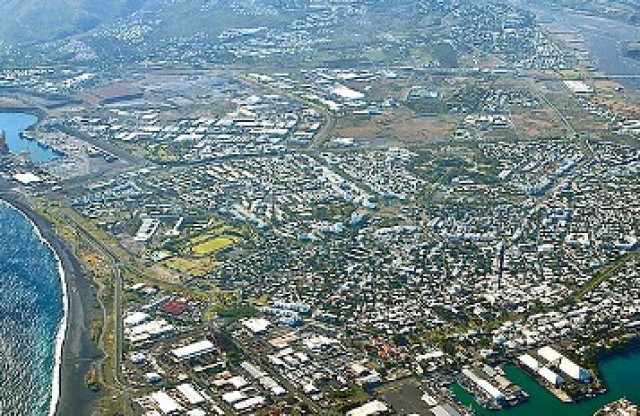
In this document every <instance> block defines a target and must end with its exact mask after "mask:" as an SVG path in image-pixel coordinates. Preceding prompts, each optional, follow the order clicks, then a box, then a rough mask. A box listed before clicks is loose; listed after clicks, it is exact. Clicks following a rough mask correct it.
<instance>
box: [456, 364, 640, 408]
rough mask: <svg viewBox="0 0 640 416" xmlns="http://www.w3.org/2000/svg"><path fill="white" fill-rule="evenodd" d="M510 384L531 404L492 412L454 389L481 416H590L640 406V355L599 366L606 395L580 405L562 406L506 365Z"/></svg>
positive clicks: (458, 389)
mask: <svg viewBox="0 0 640 416" xmlns="http://www.w3.org/2000/svg"><path fill="white" fill-rule="evenodd" d="M504 371H505V373H506V375H507V378H509V380H511V381H513V382H514V383H515V384H518V385H519V386H520V387H522V389H523V390H524V391H525V392H527V394H529V401H528V402H526V403H524V404H521V405H519V406H516V407H513V408H511V409H506V410H500V411H491V410H486V409H484V408H482V407H481V406H480V405H478V404H477V403H476V402H475V401H474V399H473V397H472V396H471V395H470V394H469V393H467V392H466V391H465V390H463V389H462V388H461V387H460V386H458V385H457V384H454V385H453V386H452V387H451V389H452V391H453V393H454V394H455V395H456V397H457V398H458V399H459V400H460V402H461V403H462V404H464V405H466V406H469V405H471V406H472V407H473V408H474V409H475V410H476V411H477V413H478V414H479V415H482V416H546V415H549V416H556V415H558V416H591V415H593V413H595V412H596V411H597V410H598V409H600V408H601V407H602V406H604V405H605V404H607V403H609V402H612V401H614V400H617V399H619V398H621V397H627V398H628V399H630V400H631V401H633V402H635V403H640V384H639V383H638V376H639V375H640V353H638V352H636V353H634V354H625V355H619V356H616V357H613V358H610V359H608V360H605V361H603V362H601V363H600V373H601V374H602V377H603V378H604V382H605V384H606V386H607V387H608V389H609V390H608V391H607V393H606V394H603V395H600V396H598V397H595V398H593V399H590V400H586V401H583V402H581V403H578V404H570V403H562V402H561V401H560V400H558V399H557V398H556V397H555V396H554V395H553V394H551V393H549V392H548V391H547V390H546V389H545V388H544V387H542V386H541V385H540V384H538V382H536V381H535V380H533V379H532V378H531V377H529V376H528V375H527V374H526V373H524V372H523V371H522V370H520V369H519V368H517V367H516V366H514V365H511V364H509V365H506V366H505V367H504Z"/></svg>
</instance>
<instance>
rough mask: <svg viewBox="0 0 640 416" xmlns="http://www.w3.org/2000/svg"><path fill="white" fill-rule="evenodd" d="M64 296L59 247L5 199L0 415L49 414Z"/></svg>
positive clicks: (1, 212)
mask: <svg viewBox="0 0 640 416" xmlns="http://www.w3.org/2000/svg"><path fill="white" fill-rule="evenodd" d="M62 296H63V292H62V287H61V282H60V276H59V270H58V262H57V260H56V257H55V256H54V253H53V252H52V251H51V249H50V248H49V246H48V245H46V244H45V243H43V242H42V241H41V240H40V239H39V237H38V235H37V234H36V231H35V230H34V228H33V227H32V225H31V223H30V222H29V221H28V220H27V219H26V218H25V217H24V216H23V215H22V213H21V212H19V211H17V210H16V209H14V208H13V207H11V206H10V205H8V204H6V203H4V202H1V201H0V415H3V416H9V415H11V416H13V415H16V416H18V415H19V416H34V415H38V416H40V415H47V413H48V411H49V405H50V400H51V395H52V391H51V385H52V380H53V373H54V363H55V351H56V335H57V332H58V327H59V324H60V322H61V319H62V317H63V315H64V310H63V298H62Z"/></svg>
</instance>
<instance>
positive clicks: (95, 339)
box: [0, 0, 640, 416]
mask: <svg viewBox="0 0 640 416" xmlns="http://www.w3.org/2000/svg"><path fill="white" fill-rule="evenodd" d="M160 3H163V5H162V7H161V8H160V9H159V10H160V11H159V12H158V13H160V16H162V18H158V19H155V20H154V19H151V18H149V16H148V15H146V14H145V12H144V11H140V12H136V13H134V14H132V15H131V16H130V17H128V18H123V19H118V20H117V21H114V23H111V24H103V25H100V26H97V28H95V29H93V30H91V31H89V32H86V33H83V34H74V35H73V36H71V37H69V38H64V40H56V41H52V42H47V43H40V44H38V43H34V44H31V46H29V47H28V48H26V47H25V48H20V49H19V50H18V49H16V48H15V47H13V46H9V45H8V44H5V43H0V62H1V64H0V108H2V111H3V112H4V111H13V112H27V113H31V114H35V115H36V116H38V122H37V123H36V124H35V125H33V126H32V127H31V128H29V129H28V130H27V131H25V132H24V133H22V139H23V140H26V141H31V142H33V143H37V145H38V146H39V147H41V148H43V149H47V150H48V151H50V153H51V154H52V156H51V158H50V159H49V160H46V161H34V160H33V159H32V158H31V157H30V156H31V155H30V154H29V152H22V153H19V154H16V153H15V152H11V151H10V150H11V149H10V146H7V143H6V142H8V139H7V138H6V137H5V134H4V133H3V135H2V137H0V160H1V165H0V188H1V190H2V191H3V192H5V191H6V192H13V193H16V194H18V195H19V196H20V198H21V199H23V200H24V201H27V202H28V203H29V204H30V205H31V206H33V207H35V209H36V211H38V212H39V213H40V214H41V215H43V216H44V217H45V218H47V219H48V220H49V221H50V222H51V223H52V224H53V225H54V227H55V229H56V231H57V232H58V234H60V235H61V236H62V237H63V238H64V239H65V241H67V242H68V244H69V246H70V247H71V248H72V250H73V252H74V253H75V255H76V256H77V257H78V259H79V261H80V263H81V265H82V269H83V270H84V271H85V273H86V274H87V275H88V276H90V277H91V279H92V283H91V285H90V286H91V288H90V289H89V293H91V295H90V298H91V299H90V301H89V302H88V304H87V306H86V309H87V311H88V312H87V313H89V312H90V311H92V312H91V314H90V316H91V317H92V318H91V322H90V323H89V326H88V328H87V337H88V340H89V342H91V343H92V345H95V346H97V347H98V348H99V349H100V350H101V351H102V352H101V353H100V354H98V355H94V356H92V357H76V358H75V360H77V361H78V362H79V361H82V360H85V359H86V358H88V359H89V362H90V364H88V365H87V366H86V371H84V372H83V378H84V385H83V386H81V387H77V388H78V390H83V389H84V390H86V392H84V393H83V394H84V396H83V397H86V401H87V402H88V403H90V404H91V406H92V407H93V409H94V410H93V412H95V414H104V415H145V416H159V415H190V416H198V415H232V414H256V415H302V414H321V415H332V414H346V415H348V416H364V415H383V414H400V415H411V414H420V415H436V416H442V415H449V416H455V415H470V414H475V410H474V409H472V408H470V407H469V406H468V405H467V404H466V403H462V402H461V401H460V400H459V397H458V396H456V395H455V394H454V392H453V390H452V386H455V387H456V388H461V389H463V390H465V391H467V392H468V393H470V394H471V395H473V396H474V400H475V402H476V403H477V404H478V405H480V406H481V407H483V408H485V409H492V410H498V409H504V408H509V407H516V406H522V405H524V403H526V402H527V401H528V400H529V395H528V393H527V391H526V390H525V389H523V387H522V386H520V385H518V384H517V383H515V382H513V381H511V380H510V379H509V377H508V374H505V369H504V368H505V366H511V367H514V366H515V367H517V368H518V369H519V370H520V371H522V372H524V373H525V374H527V375H528V376H529V377H530V378H532V379H533V380H534V381H535V382H536V383H538V384H539V385H541V386H543V387H544V388H545V389H547V390H548V391H549V392H551V393H552V394H553V395H554V396H556V397H557V400H560V401H562V402H567V403H569V402H582V401H586V400H592V399H593V398H594V397H596V396H598V395H600V394H603V393H604V392H605V391H606V389H607V386H606V384H605V383H604V381H603V379H602V377H601V374H600V371H599V368H598V365H597V364H598V361H599V360H600V359H602V358H604V357H606V356H610V355H613V354H616V353H617V352H618V351H630V350H634V349H637V348H638V329H639V326H638V322H639V320H638V317H639V313H640V311H639V306H640V265H639V264H640V257H639V256H638V248H639V247H640V242H639V238H640V233H639V230H640V201H639V200H638V195H640V174H639V173H640V147H639V146H638V145H639V139H640V90H639V89H637V88H636V87H634V84H633V82H638V78H639V77H640V73H637V74H636V76H635V77H634V76H632V75H629V76H625V75H621V76H611V75H608V74H606V73H603V72H602V71H600V68H599V67H598V64H597V62H594V58H593V57H592V56H591V54H590V52H589V51H588V50H586V48H585V46H584V39H581V35H580V34H579V33H577V32H574V31H572V30H570V28H566V27H561V26H559V24H558V22H551V21H548V20H545V19H541V18H538V17H537V15H536V10H535V9H529V8H527V5H526V4H525V3H523V2H515V1H514V2H497V1H496V2H491V1H489V2H476V1H471V0H453V1H444V0H422V1H413V0H412V1H400V0H386V1H366V0H277V1H276V0H273V1H266V0H262V1H251V2H248V1H225V2H223V3H224V6H223V5H221V4H220V2H217V1H203V2H195V1H191V2H186V3H185V2H180V1H178V2H160ZM165 3H166V4H165ZM540 3H544V2H540ZM561 3H562V9H561V10H564V11H565V12H566V11H567V10H573V11H574V12H576V13H578V12H579V13H581V15H584V16H592V17H593V18H594V19H605V18H606V19H614V20H616V21H620V22H624V23H621V24H631V25H635V26H634V27H636V28H637V27H638V26H637V25H638V16H640V11H638V9H637V5H635V3H634V2H631V1H629V2H625V1H618V2H610V3H611V5H609V6H607V7H609V8H605V6H603V5H602V4H603V3H607V2H588V4H586V3H585V4H582V3H581V2H579V1H577V0H576V1H564V2H561ZM196 6H197V8H198V9H197V10H196V11H195V13H194V23H193V25H192V27H188V28H183V29H182V30H183V32H180V35H178V34H177V30H178V29H177V28H176V27H174V25H172V23H171V22H169V21H167V20H166V17H165V15H162V14H161V13H165V14H166V15H167V16H168V13H169V12H168V10H169V9H170V8H171V7H174V8H175V7H185V8H189V9H185V10H188V11H189V12H193V8H196ZM223 7H224V8H225V10H227V11H226V12H225V13H228V16H226V17H225V16H222V12H220V13H221V17H220V18H219V20H220V21H218V20H215V23H212V24H211V25H209V26H208V27H207V28H203V26H204V25H205V23H204V22H206V18H207V16H210V15H211V10H213V9H215V8H223ZM537 7H558V8H559V9H560V6H543V5H542V4H540V5H538V6H537ZM616 7H617V9H616ZM626 8H628V9H626ZM613 9H615V10H613ZM576 10H578V11H576ZM620 10H631V13H626V14H625V13H622V12H620ZM633 13H635V15H633ZM632 16H635V17H632ZM633 19H635V20H633ZM256 22H257V24H256ZM635 40H636V41H640V38H638V39H635ZM636 47H637V44H636V43H629V44H628V45H626V46H625V48H626V49H625V48H623V50H621V53H627V55H628V56H626V57H625V59H631V60H633V59H634V58H633V55H634V54H635V52H634V51H635V50H636V49H635V48H636ZM33 63H37V64H33ZM627 82H628V83H627ZM635 85H637V84H635ZM1 127H2V126H0V128H1ZM73 360H74V358H71V361H70V362H71V363H73V362H74V361H73ZM85 361H86V360H85ZM70 365H72V364H70ZM83 400H84V399H83ZM624 412H626V413H624ZM632 412H636V413H632ZM495 414H496V415H500V413H499V412H498V413H495ZM599 414H601V415H618V414H619V415H623V414H637V403H636V404H635V405H634V404H633V403H632V402H630V401H624V400H623V401H619V402H616V403H614V404H612V405H610V406H609V407H607V408H606V409H603V410H601V411H600V413H599Z"/></svg>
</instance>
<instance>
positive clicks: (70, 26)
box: [0, 0, 153, 44]
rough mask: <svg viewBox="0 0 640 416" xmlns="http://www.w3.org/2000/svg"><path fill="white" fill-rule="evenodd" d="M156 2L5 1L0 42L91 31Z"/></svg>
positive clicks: (1, 8) (0, 8) (0, 10)
mask: <svg viewBox="0 0 640 416" xmlns="http://www.w3.org/2000/svg"><path fill="white" fill-rule="evenodd" d="M152 2H153V0H3V1H2V2H0V16H2V18H1V19H0V41H3V42H7V43H14V44H15V43H27V42H42V41H50V40H53V39H58V38H61V37H65V36H69V35H72V34H76V33H82V32H85V31H88V30H91V29H93V28H95V27H97V26H99V25H100V24H102V23H103V22H105V21H108V20H111V19H114V18H118V17H125V16H130V15H131V14H132V13H134V12H135V11H137V10H139V9H140V8H141V7H142V6H144V5H145V4H148V3H152Z"/></svg>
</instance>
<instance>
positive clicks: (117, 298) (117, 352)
mask: <svg viewBox="0 0 640 416" xmlns="http://www.w3.org/2000/svg"><path fill="white" fill-rule="evenodd" d="M63 220H64V221H66V222H67V224H69V225H70V226H71V227H72V228H73V229H74V230H75V231H76V232H77V233H78V234H81V235H82V236H83V237H84V238H85V239H86V240H87V241H88V242H89V244H91V245H92V246H93V247H94V249H97V250H98V251H99V252H101V253H104V254H105V256H106V258H107V260H108V261H109V264H110V266H111V269H112V270H113V278H114V296H113V317H114V326H115V328H114V332H115V341H114V344H115V345H114V351H113V354H114V374H113V377H114V380H115V381H116V383H117V384H118V385H119V386H120V387H121V388H123V389H126V383H125V382H123V381H122V377H121V376H122V343H123V340H122V336H123V335H122V333H123V330H122V328H123V323H122V271H121V269H120V263H119V261H118V257H117V256H116V255H115V254H114V253H113V251H111V249H110V248H109V247H107V246H106V245H105V244H104V243H102V242H101V241H99V240H98V239H96V238H95V237H94V236H93V235H92V234H91V233H90V232H89V231H87V230H86V228H84V227H83V226H82V225H81V224H79V223H78V222H77V221H75V220H74V219H73V218H71V217H69V216H68V215H65V214H63ZM106 313H107V312H106V308H105V316H104V318H105V320H104V324H103V334H102V335H101V339H104V328H105V327H106V322H107V319H106V318H107V316H106ZM103 347H104V345H103Z"/></svg>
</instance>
